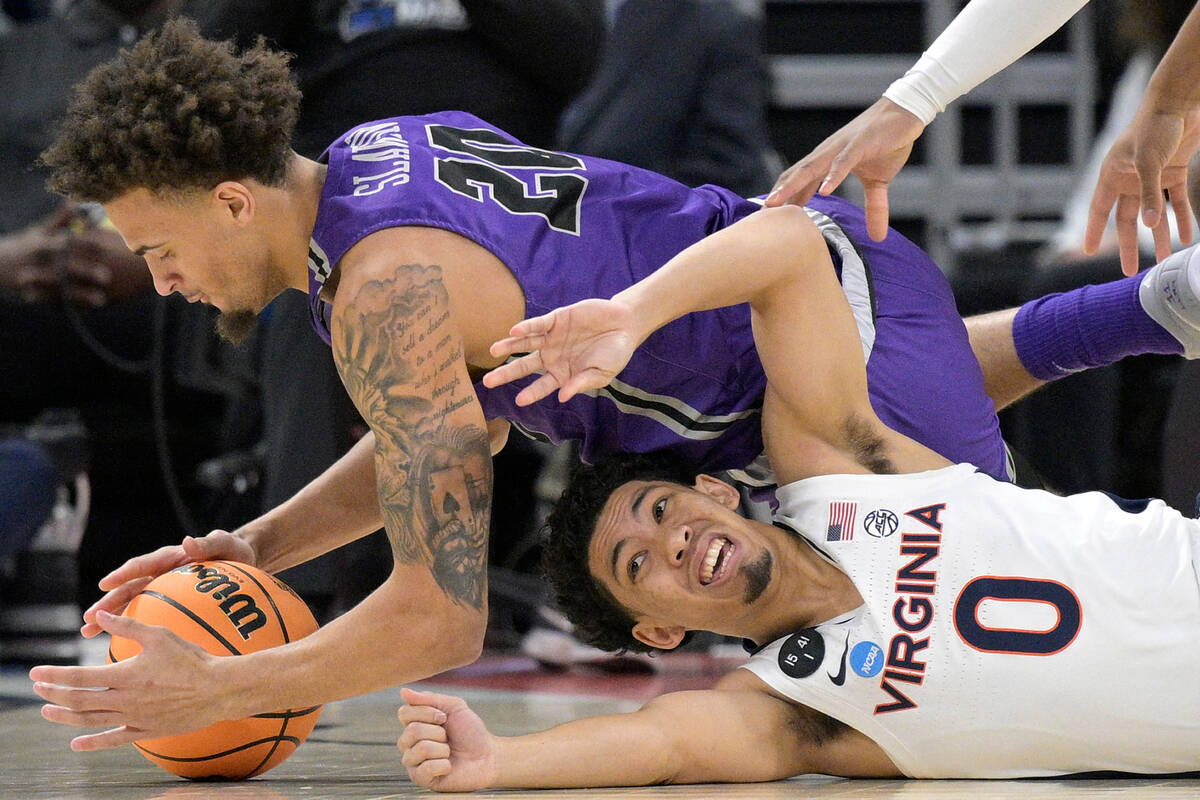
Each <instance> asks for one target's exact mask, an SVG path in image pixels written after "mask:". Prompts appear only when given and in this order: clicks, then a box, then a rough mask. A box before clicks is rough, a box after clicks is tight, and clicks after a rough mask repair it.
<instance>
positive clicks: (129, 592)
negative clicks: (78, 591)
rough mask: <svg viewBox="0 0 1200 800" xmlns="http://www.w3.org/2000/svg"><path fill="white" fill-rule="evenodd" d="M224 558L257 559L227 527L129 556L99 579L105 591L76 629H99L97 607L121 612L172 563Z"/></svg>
mask: <svg viewBox="0 0 1200 800" xmlns="http://www.w3.org/2000/svg"><path fill="white" fill-rule="evenodd" d="M205 559H227V560H229V561H236V562H238V563H241V564H250V565H254V564H256V563H257V561H256V556H255V553H254V550H253V548H251V547H250V545H249V544H247V543H246V541H245V540H244V539H242V538H241V537H238V536H234V535H233V534H231V533H229V532H227V531H213V532H212V533H210V534H208V535H207V536H201V537H198V538H194V537H191V536H185V537H184V539H183V542H182V543H181V544H176V545H167V546H166V547H160V548H158V549H157V550H155V551H154V552H152V553H147V554H145V555H140V556H136V557H134V558H131V559H129V560H128V561H126V562H125V563H124V564H122V565H121V566H120V567H117V568H116V569H115V570H113V571H112V572H110V573H109V574H108V575H105V576H104V577H103V578H101V579H100V588H101V589H103V590H104V591H105V592H106V594H105V595H104V596H103V597H101V598H100V599H99V600H97V601H96V602H95V603H93V604H92V605H91V607H89V608H88V609H87V610H86V611H84V612H83V623H84V624H83V627H81V628H80V629H79V632H80V633H81V634H83V635H84V636H85V637H87V638H89V639H90V638H91V637H93V636H95V635H97V634H99V633H101V632H102V630H103V629H102V628H101V627H100V625H98V624H97V622H96V613H97V612H98V611H107V612H109V613H110V614H121V613H123V612H124V611H125V608H126V606H128V605H129V601H130V600H132V599H133V598H134V597H136V596H137V595H138V594H140V593H141V591H142V590H143V589H145V588H146V585H147V584H148V583H150V581H152V580H154V579H155V578H157V577H158V576H159V575H162V574H164V573H166V572H169V571H170V570H173V569H175V568H176V567H181V566H183V565H184V564H187V563H189V562H192V561H204V560H205Z"/></svg>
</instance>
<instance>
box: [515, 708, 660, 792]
mask: <svg viewBox="0 0 1200 800" xmlns="http://www.w3.org/2000/svg"><path fill="white" fill-rule="evenodd" d="M641 713H642V712H635V713H632V714H610V715H606V716H601V717H590V718H587V719H579V720H574V721H572V722H568V723H565V724H563V725H559V726H557V727H555V728H551V729H550V730H548V731H542V732H541V733H533V734H528V735H526V736H512V737H498V741H497V745H498V751H497V753H496V780H495V783H494V784H493V788H497V789H552V788H563V789H575V788H583V787H589V786H648V785H651V784H658V783H665V782H669V781H670V780H671V778H672V776H673V774H674V772H675V770H676V769H678V765H677V764H675V765H673V764H672V758H671V756H670V748H669V746H668V744H667V742H666V741H665V739H664V737H663V735H662V732H661V731H660V730H658V729H657V728H655V727H654V726H650V725H645V724H643V723H642V722H641V720H639V715H640V714H641Z"/></svg>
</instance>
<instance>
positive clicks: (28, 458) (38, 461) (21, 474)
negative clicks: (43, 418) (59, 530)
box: [0, 436, 62, 578]
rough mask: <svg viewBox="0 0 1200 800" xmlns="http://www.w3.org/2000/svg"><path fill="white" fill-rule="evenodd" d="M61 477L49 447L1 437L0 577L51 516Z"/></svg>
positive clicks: (8, 571)
mask: <svg viewBox="0 0 1200 800" xmlns="http://www.w3.org/2000/svg"><path fill="white" fill-rule="evenodd" d="M61 482H62V478H61V477H60V476H59V474H58V470H57V469H56V468H55V466H54V462H53V461H51V459H50V454H49V453H47V452H46V449H45V448H44V447H42V446H40V445H38V444H36V443H34V442H30V441H27V440H25V439H22V438H20V437H16V436H13V437H9V438H5V439H0V577H5V578H7V577H10V576H11V573H12V568H13V566H14V564H15V561H16V558H17V556H19V555H20V554H21V553H22V552H24V551H25V549H26V548H27V547H28V546H29V543H30V542H32V541H33V538H34V536H36V535H37V532H38V530H40V529H41V527H42V524H43V523H44V522H45V521H46V520H47V519H49V518H50V512H51V511H52V510H53V508H54V499H55V496H56V494H57V490H58V486H59V484H60V483H61Z"/></svg>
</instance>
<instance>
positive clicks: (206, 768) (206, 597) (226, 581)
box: [108, 561, 321, 780]
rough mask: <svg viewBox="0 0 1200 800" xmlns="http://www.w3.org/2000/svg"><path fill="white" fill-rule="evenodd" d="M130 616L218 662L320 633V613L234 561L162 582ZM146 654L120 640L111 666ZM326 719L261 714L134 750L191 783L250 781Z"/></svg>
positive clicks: (182, 570)
mask: <svg viewBox="0 0 1200 800" xmlns="http://www.w3.org/2000/svg"><path fill="white" fill-rule="evenodd" d="M125 616H128V617H132V618H134V619H136V620H138V621H139V622H143V623H145V624H147V625H161V626H163V627H165V628H169V629H170V630H171V631H172V632H174V633H175V634H176V635H178V636H179V637H180V638H183V639H186V640H187V641H189V642H192V643H193V644H196V645H198V646H200V647H202V648H204V649H205V650H206V651H208V652H209V653H211V654H213V655H217V656H230V655H243V654H245V653H253V652H255V651H258V650H265V649H267V648H269V647H277V646H279V645H281V644H287V643H288V642H292V641H295V640H296V639H299V638H301V637H303V636H307V635H308V634H310V633H312V632H313V631H315V630H316V629H317V621H316V619H314V618H313V615H312V612H310V611H309V610H308V606H306V605H305V604H304V601H303V600H301V599H300V597H299V596H298V595H297V594H296V593H295V592H293V591H292V590H291V588H289V587H288V586H287V585H286V584H284V583H283V582H282V581H280V580H279V579H278V578H276V577H274V576H272V575H269V574H267V573H266V572H263V571H262V570H260V569H257V568H255V567H251V566H249V565H247V564H239V563H236V562H233V561H201V562H197V563H193V564H187V565H185V566H182V567H179V568H178V569H174V570H172V571H170V572H168V573H166V574H164V575H160V576H159V577H157V578H155V579H154V580H153V581H151V582H150V583H149V584H148V585H147V586H146V588H145V589H144V590H142V593H141V594H139V595H138V596H137V597H135V598H133V600H132V601H131V602H130V603H129V606H128V607H127V608H126V609H125ZM140 651H141V645H140V644H138V643H137V642H135V641H133V640H131V639H126V638H123V637H119V636H114V637H112V642H111V643H110V645H109V651H108V659H109V661H110V662H116V661H121V660H123V659H126V658H130V657H132V656H135V655H137V654H138V652H140ZM320 714H321V707H320V706H315V707H313V708H298V709H289V710H286V711H277V712H274V713H269V714H256V715H255V716H253V717H247V718H246V719H241V720H230V721H226V722H218V723H216V724H214V725H210V726H209V727H207V728H204V729H202V730H198V731H193V732H192V733H184V734H180V735H178V736H166V737H163V738H161V739H146V740H143V741H138V742H134V747H136V748H137V749H138V751H139V752H140V753H141V754H142V755H143V756H145V757H146V758H148V759H149V760H150V761H152V762H154V763H155V764H157V765H158V766H160V767H162V768H163V769H165V770H167V771H168V772H173V773H174V774H176V775H180V776H182V777H184V778H193V779H204V778H225V779H232V780H238V779H242V778H250V777H253V776H255V775H261V774H262V773H264V772H266V771H267V770H269V769H271V768H272V767H275V766H278V765H279V764H281V763H283V761H284V760H285V759H287V757H288V756H290V755H291V754H292V753H294V752H295V751H296V748H297V747H299V746H300V745H301V744H302V743H303V742H304V740H305V739H306V738H307V737H308V735H309V733H311V732H312V729H313V727H314V726H315V725H316V724H317V718H318V717H319V716H320Z"/></svg>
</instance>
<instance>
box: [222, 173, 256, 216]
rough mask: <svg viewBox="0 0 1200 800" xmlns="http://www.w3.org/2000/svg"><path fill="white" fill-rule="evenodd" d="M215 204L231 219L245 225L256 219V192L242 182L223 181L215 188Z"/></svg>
mask: <svg viewBox="0 0 1200 800" xmlns="http://www.w3.org/2000/svg"><path fill="white" fill-rule="evenodd" d="M211 196H212V199H213V202H214V203H216V204H217V206H218V207H219V208H220V209H221V211H222V213H224V214H226V215H228V217H229V219H231V220H232V221H233V222H235V223H238V224H240V225H245V224H247V223H249V222H250V221H251V220H252V219H254V212H255V210H256V208H257V203H256V202H255V197H254V192H252V191H250V187H248V186H246V184H244V183H242V182H240V181H222V182H221V183H218V184H217V185H216V186H214V187H213V190H212V194H211Z"/></svg>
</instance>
